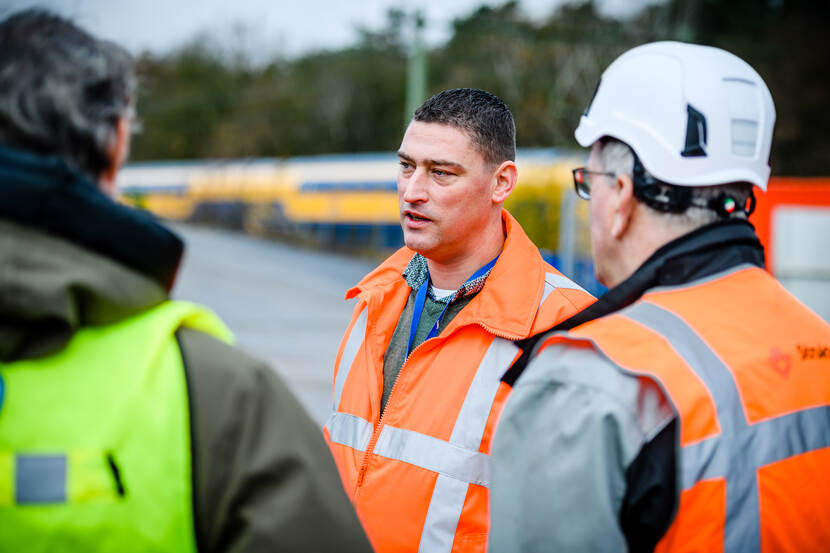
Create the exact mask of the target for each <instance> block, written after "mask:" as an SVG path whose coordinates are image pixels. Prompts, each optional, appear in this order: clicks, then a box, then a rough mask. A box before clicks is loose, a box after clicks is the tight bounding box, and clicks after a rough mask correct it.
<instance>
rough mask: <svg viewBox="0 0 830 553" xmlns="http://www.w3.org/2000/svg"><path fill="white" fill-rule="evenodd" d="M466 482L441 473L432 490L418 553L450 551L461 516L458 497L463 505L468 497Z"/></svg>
mask: <svg viewBox="0 0 830 553" xmlns="http://www.w3.org/2000/svg"><path fill="white" fill-rule="evenodd" d="M467 486H468V484H467V483H466V482H462V481H461V480H456V479H454V478H450V477H448V476H443V475H439V476H438V479H437V480H436V481H435V487H434V488H433V490H432V500H431V501H430V503H429V511H428V512H427V519H426V521H425V524H424V530H423V532H421V542H420V544H418V553H441V552H449V551H450V550H451V549H452V543H453V541H454V540H455V529H456V528H457V527H458V520H459V519H460V518H461V509H459V508H457V503H458V498H459V497H461V498H462V499H461V502H462V505H463V503H464V498H466V497H467Z"/></svg>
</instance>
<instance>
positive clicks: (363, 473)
mask: <svg viewBox="0 0 830 553" xmlns="http://www.w3.org/2000/svg"><path fill="white" fill-rule="evenodd" d="M433 339H434V338H430V340H433ZM428 341H429V340H424V341H423V342H421V343H420V344H418V345H417V346H416V347H415V349H413V350H412V351H410V352H409V357H407V358H406V359H404V362H403V365H401V368H400V370H399V371H398V376H396V377H395V382H393V383H392V389H391V390H389V399H387V400H386V409H384V410H383V413H381V415H380V419H379V420H378V426H377V428H375V431H374V432H373V433H372V437H371V438H370V439H369V445H368V446H366V454H365V455H364V456H363V463H361V464H360V472H359V473H358V476H357V487H358V488H359V487H360V486H361V485H363V479H364V478H365V477H366V469H368V468H369V457H370V456H371V455H372V451H373V450H374V449H375V444H376V443H377V441H378V438H379V437H380V430H381V428H383V418H384V417H385V416H386V413H388V412H389V404H390V403H392V398H393V397H394V396H395V388H397V387H398V380H400V378H401V373H402V372H403V369H404V367H406V364H407V363H408V362H409V360H410V359H412V356H413V355H414V354H415V352H416V351H418V350H419V349H420V348H421V346H423V345H424V344H426V343H427V342H428Z"/></svg>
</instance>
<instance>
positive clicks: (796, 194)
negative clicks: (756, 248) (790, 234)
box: [749, 177, 830, 268]
mask: <svg viewBox="0 0 830 553" xmlns="http://www.w3.org/2000/svg"><path fill="white" fill-rule="evenodd" d="M755 196H756V197H757V201H758V203H757V205H756V207H755V213H753V214H752V215H751V216H750V218H749V220H750V222H751V223H752V224H753V225H755V230H756V232H757V233H758V237H759V238H760V239H761V243H763V244H764V249H765V251H766V259H767V268H770V264H771V263H772V260H773V259H775V257H774V256H773V251H772V247H773V240H772V236H773V228H772V224H773V223H772V221H773V215H774V212H775V209H776V208H778V207H781V206H798V207H830V177H773V178H771V179H770V181H769V186H768V187H767V191H766V192H761V191H758V190H756V191H755ZM828 240H830V237H828Z"/></svg>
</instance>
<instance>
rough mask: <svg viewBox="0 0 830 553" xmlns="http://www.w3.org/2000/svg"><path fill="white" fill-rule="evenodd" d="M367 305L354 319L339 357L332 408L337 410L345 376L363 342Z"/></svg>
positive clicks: (346, 376)
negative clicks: (355, 319)
mask: <svg viewBox="0 0 830 553" xmlns="http://www.w3.org/2000/svg"><path fill="white" fill-rule="evenodd" d="M367 311H369V309H368V307H367V308H366V309H364V310H363V312H362V313H361V314H360V317H358V318H357V321H355V323H354V326H353V327H352V331H351V333H350V334H349V339H348V340H347V341H346V346H345V347H344V348H343V355H342V356H341V357H340V365H338V368H337V378H336V379H335V380H334V401H333V404H332V410H333V411H337V408H338V407H339V406H340V397H341V396H342V395H343V386H345V385H346V378H348V376H349V371H350V370H351V368H352V363H354V359H355V357H357V352H358V350H359V349H360V345H361V344H362V343H363V337H364V336H365V335H366V312H367Z"/></svg>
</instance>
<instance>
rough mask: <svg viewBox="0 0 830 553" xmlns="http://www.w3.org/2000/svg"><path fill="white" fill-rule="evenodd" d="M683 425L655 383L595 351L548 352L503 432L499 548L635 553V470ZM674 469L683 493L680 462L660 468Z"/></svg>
mask: <svg viewBox="0 0 830 553" xmlns="http://www.w3.org/2000/svg"><path fill="white" fill-rule="evenodd" d="M674 418H675V414H674V412H673V410H672V409H671V406H670V404H669V403H668V401H667V400H666V398H665V396H664V394H663V393H662V391H661V390H660V389H659V388H658V387H657V386H656V385H655V384H654V383H653V382H651V381H650V380H647V379H640V378H637V377H635V376H631V375H628V374H625V373H623V372H622V371H620V370H618V369H617V368H616V367H614V366H613V365H611V363H610V362H609V361H607V360H606V359H605V358H604V357H601V356H600V355H599V354H597V353H596V352H595V351H593V350H591V349H590V348H572V347H571V348H569V347H567V346H565V345H562V344H560V345H555V346H551V347H548V348H547V349H545V350H544V351H543V352H542V353H541V354H540V355H538V356H537V357H536V358H535V359H533V360H532V361H531V362H530V364H529V365H528V367H527V369H526V371H525V372H524V374H522V376H521V377H520V378H519V380H518V381H517V382H516V384H515V386H514V389H513V391H512V393H511V395H510V397H509V398H508V400H507V405H506V407H505V409H504V412H503V413H502V416H501V418H500V420H499V424H498V427H497V429H496V434H495V437H494V441H493V448H492V484H491V497H490V512H491V534H490V549H489V551H491V552H493V553H501V552H509V551H523V552H535V551H585V552H604V551H609V552H612V551H613V552H617V551H626V550H627V549H628V548H629V547H630V546H631V545H632V544H631V543H630V541H629V536H626V528H624V524H623V522H622V519H623V518H624V517H623V516H622V515H623V511H624V510H628V509H629V508H630V506H629V505H628V503H630V500H628V499H627V497H628V496H627V494H628V488H629V486H630V482H629V481H628V479H630V477H631V474H632V471H630V470H629V469H630V467H631V465H632V463H633V462H634V461H635V460H636V459H637V458H638V456H639V455H640V453H641V451H642V450H643V448H644V447H645V446H646V444H648V443H649V442H650V441H651V440H652V439H653V438H654V437H655V436H657V435H659V434H660V433H661V431H662V430H663V429H664V428H666V427H667V426H668V425H670V424H671V422H672V420H674ZM671 446H672V450H673V446H674V443H671ZM665 462H668V463H670V464H671V466H670V467H669V470H667V471H666V472H665V476H666V477H667V478H669V479H670V480H671V482H670V483H669V485H668V486H669V488H671V489H672V490H673V489H674V487H675V486H674V484H675V480H676V467H675V466H674V464H673V463H674V458H673V457H671V458H670V459H667V460H666V461H659V460H658V461H657V463H658V464H660V463H665ZM637 488H638V489H639V488H640V486H637ZM639 493H640V492H638V494H639ZM668 499H669V501H674V496H673V495H672V496H671V497H670V498H668ZM660 508H662V509H664V510H667V512H668V513H673V510H674V506H673V505H668V506H666V505H665V504H663V505H661V506H660ZM659 530H660V533H661V534H662V532H663V531H664V530H665V527H662V528H660V529H659ZM658 538H659V535H658Z"/></svg>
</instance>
